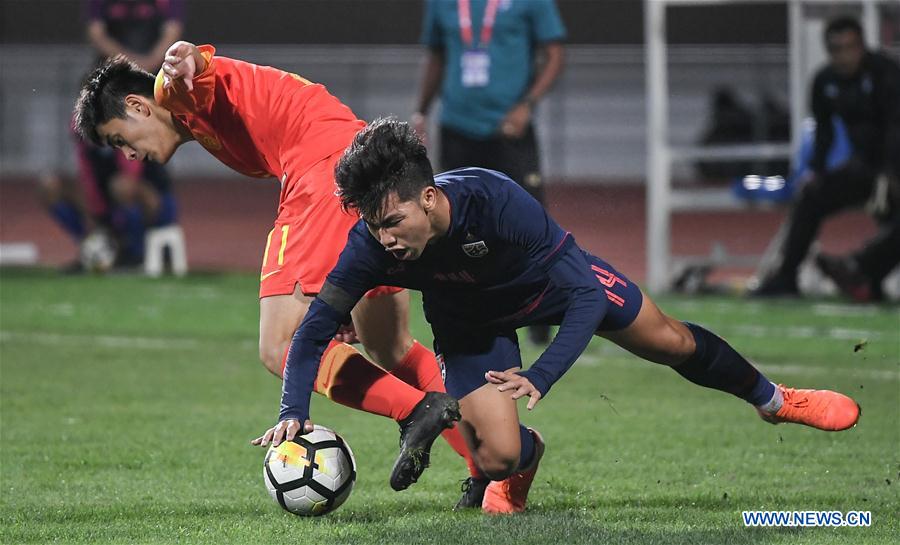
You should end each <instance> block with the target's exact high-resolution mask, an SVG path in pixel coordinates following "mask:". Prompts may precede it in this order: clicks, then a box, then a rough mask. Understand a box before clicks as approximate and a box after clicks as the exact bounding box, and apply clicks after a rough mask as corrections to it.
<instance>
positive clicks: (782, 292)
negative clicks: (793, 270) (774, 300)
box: [747, 274, 800, 297]
mask: <svg viewBox="0 0 900 545" xmlns="http://www.w3.org/2000/svg"><path fill="white" fill-rule="evenodd" d="M748 286H749V289H748V290H747V295H748V296H749V297H799V296H800V290H799V289H797V279H796V278H787V277H786V276H784V275H780V274H774V275H771V276H767V277H765V278H763V279H761V280H760V279H756V278H754V279H752V280H751V281H750V282H749V284H748Z"/></svg>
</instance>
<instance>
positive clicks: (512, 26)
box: [412, 0, 566, 344]
mask: <svg viewBox="0 0 900 545" xmlns="http://www.w3.org/2000/svg"><path fill="white" fill-rule="evenodd" d="M565 37H566V29H565V27H564V26H563V23H562V20H561V18H560V16H559V11H558V10H557V7H556V4H555V2H554V0H427V3H426V6H425V17H424V21H423V25H422V42H423V43H424V44H425V45H426V46H427V48H428V52H427V55H426V61H425V68H424V72H423V76H422V81H421V84H420V91H419V99H418V104H417V106H416V112H415V113H414V114H413V116H412V125H413V127H414V128H415V129H416V131H417V132H418V133H419V134H420V135H421V136H422V137H423V138H425V136H426V134H425V133H426V128H427V121H428V120H427V116H428V113H429V110H430V107H431V104H432V101H433V100H434V99H435V97H437V96H438V95H439V94H440V99H441V116H440V121H439V125H440V142H441V146H440V157H439V159H438V162H439V163H440V168H441V169H443V170H451V169H456V168H460V167H468V166H478V167H484V168H489V169H492V170H498V171H501V172H504V173H506V174H507V175H509V177H510V178H512V179H513V180H514V181H515V182H516V183H518V184H519V185H521V186H522V187H524V188H525V189H526V190H527V191H528V193H530V194H531V196H533V197H534V198H535V199H537V201H538V202H540V203H541V204H542V205H543V204H544V188H543V180H542V178H541V172H540V153H539V151H538V143H537V137H536V135H535V130H534V124H533V117H534V112H535V108H536V107H537V104H538V102H539V101H540V99H541V98H542V97H543V96H544V95H545V94H546V93H547V91H548V90H549V89H550V87H551V86H552V85H553V83H554V82H555V81H556V79H557V77H558V76H559V74H560V72H561V71H562V68H563V45H562V41H563V40H564V39H565ZM529 337H530V338H531V340H532V341H533V342H535V343H537V344H546V343H547V342H548V341H549V327H548V326H543V325H536V326H532V327H531V328H530V329H529Z"/></svg>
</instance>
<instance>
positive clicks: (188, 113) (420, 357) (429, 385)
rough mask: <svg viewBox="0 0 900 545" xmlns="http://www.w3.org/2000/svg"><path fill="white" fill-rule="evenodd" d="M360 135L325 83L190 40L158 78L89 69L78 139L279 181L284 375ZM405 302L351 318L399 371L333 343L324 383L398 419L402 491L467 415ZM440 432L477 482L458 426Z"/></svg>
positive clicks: (336, 226)
mask: <svg viewBox="0 0 900 545" xmlns="http://www.w3.org/2000/svg"><path fill="white" fill-rule="evenodd" d="M364 126H365V123H364V122H363V121H360V120H359V119H357V118H356V116H355V115H354V114H353V112H352V111H351V110H350V109H349V108H348V107H347V106H345V105H344V104H342V103H341V102H340V101H339V100H337V99H336V98H335V97H334V96H332V95H331V94H329V93H328V91H327V90H326V89H325V87H323V86H322V85H318V84H314V83H311V82H310V81H308V80H306V79H304V78H302V77H300V76H298V75H296V74H291V73H288V72H284V71H282V70H278V69H276V68H272V67H268V66H259V65H255V64H250V63H247V62H243V61H239V60H235V59H230V58H227V57H221V56H217V55H215V48H213V47H212V46H209V45H204V46H200V47H197V46H194V45H193V44H190V43H187V42H176V43H175V44H173V45H172V46H171V47H170V48H169V50H168V51H167V52H166V57H165V62H164V64H163V67H162V69H161V70H160V72H159V74H158V75H157V76H156V78H155V79H154V77H153V76H152V75H151V74H149V73H147V72H144V71H142V70H140V69H139V68H137V67H136V66H135V65H133V64H132V63H130V62H128V61H126V60H124V59H121V58H117V59H113V60H111V61H109V62H108V63H106V64H105V65H103V66H101V67H100V68H98V69H97V70H96V71H95V72H94V73H93V74H91V76H90V77H89V78H88V80H87V83H85V85H84V87H83V88H82V91H81V95H80V97H79V99H78V103H77V105H76V127H77V129H78V131H79V132H80V133H81V134H82V136H84V137H87V138H90V139H92V140H94V141H95V142H98V143H105V144H108V145H110V146H113V147H116V148H118V149H120V150H121V151H122V153H124V154H125V156H126V157H128V158H129V159H132V160H152V161H156V162H160V163H165V162H167V161H168V160H169V158H171V156H172V155H173V154H174V152H175V150H176V149H177V148H178V146H180V145H181V144H183V143H185V142H188V141H190V140H196V141H198V142H199V143H200V144H201V145H202V146H203V147H204V148H206V150H207V151H209V152H210V153H211V154H213V155H214V156H215V157H216V158H218V159H219V160H220V161H222V162H223V163H225V164H226V165H228V166H229V167H231V168H232V169H234V170H236V171H238V172H241V173H243V174H246V175H249V176H254V177H261V178H273V177H274V178H276V179H278V180H280V181H281V196H280V198H279V203H278V216H277V219H276V220H275V224H274V226H273V228H272V231H270V233H269V236H268V238H267V241H266V246H265V251H264V255H263V265H262V271H261V273H260V291H259V296H260V358H261V360H262V361H263V363H264V364H265V365H266V367H267V368H268V369H269V370H270V371H271V372H272V373H274V374H276V375H278V376H282V373H283V369H284V361H285V358H286V354H287V349H288V347H289V346H290V343H291V339H292V337H293V335H294V332H295V331H296V329H297V327H298V326H299V324H300V322H301V320H302V319H303V317H304V315H305V314H306V311H307V309H308V307H309V304H310V302H311V301H312V300H313V298H314V297H315V295H316V293H317V292H318V291H319V289H320V288H321V286H322V283H323V282H324V280H325V276H326V275H327V274H328V272H329V271H330V270H331V268H332V267H333V266H334V265H335V263H336V262H337V258H338V255H339V254H340V251H341V249H342V248H343V246H344V243H345V242H346V240H347V233H348V232H349V230H350V228H351V227H352V226H353V225H354V224H355V223H356V221H357V219H358V217H357V216H355V215H351V214H347V213H345V212H343V211H342V210H341V206H340V202H339V199H338V198H337V196H336V195H335V183H334V166H335V164H336V163H337V161H338V159H339V158H340V156H341V153H342V152H343V151H344V149H345V148H346V147H347V146H348V145H349V144H350V142H351V141H352V139H353V136H354V135H355V134H356V133H357V132H359V130H360V129H362V128H363V127H364ZM408 307H409V299H408V294H407V293H406V292H405V291H398V290H397V289H379V290H373V292H372V293H370V294H369V297H367V298H365V299H364V300H363V301H361V303H360V304H359V305H357V306H356V308H355V309H354V311H353V315H352V317H353V322H354V324H355V328H356V334H357V335H358V336H359V339H360V341H362V343H363V345H365V347H366V350H367V351H368V352H369V354H370V355H372V357H373V358H374V359H375V360H376V361H377V363H378V364H380V365H381V367H383V368H385V369H389V370H391V372H390V373H388V372H386V371H384V369H382V368H379V367H377V366H375V365H373V364H372V363H371V362H369V361H368V360H366V359H365V358H364V357H363V356H362V355H361V354H360V353H359V352H358V351H356V350H355V349H354V348H352V347H350V346H349V345H347V344H343V343H339V342H337V341H334V342H332V344H331V345H330V346H329V349H328V351H327V352H326V353H325V355H324V356H323V358H322V365H321V369H322V370H323V372H322V373H320V375H319V377H318V378H317V380H316V390H317V391H318V392H320V393H322V394H325V395H327V396H328V397H329V398H331V399H333V400H335V401H338V402H339V403H342V404H344V405H347V406H350V407H353V408H357V409H361V410H364V411H368V412H371V413H375V414H380V415H383V416H389V417H391V418H393V419H395V420H397V421H398V422H399V423H400V426H401V451H400V456H399V458H398V459H397V462H396V463H395V465H394V469H393V471H392V475H391V486H392V487H393V488H394V489H396V490H402V489H404V488H406V487H407V486H409V485H410V484H411V483H413V482H415V481H416V479H417V478H418V477H419V475H420V474H421V472H422V471H423V470H424V467H425V466H427V462H428V456H429V449H430V446H431V444H432V442H433V441H434V439H435V438H436V437H437V435H438V434H440V433H441V432H442V430H444V429H446V428H450V427H451V426H453V423H454V421H455V420H457V419H458V418H459V410H458V405H457V403H456V400H455V399H453V398H452V397H450V396H448V395H447V394H446V393H443V392H444V391H445V390H444V386H443V383H442V381H441V376H440V371H439V368H438V365H437V362H436V360H435V357H434V354H433V353H432V352H431V351H430V350H428V349H426V348H425V347H423V346H422V345H420V344H419V343H417V342H416V341H415V340H414V339H413V338H412V337H411V335H410V333H409V330H408V323H407V320H408V317H407V313H408ZM340 338H342V339H343V338H345V337H340ZM426 392H428V393H426ZM444 437H445V438H446V439H447V441H448V442H449V443H450V444H451V446H452V447H453V448H454V450H456V451H457V452H458V453H459V454H460V455H462V456H463V457H465V458H466V460H467V462H469V467H470V471H472V472H473V474H474V473H476V472H477V470H475V469H474V467H475V466H474V464H472V463H471V458H470V456H469V453H468V450H467V449H466V446H465V443H464V441H463V440H462V437H461V436H460V435H459V433H458V431H457V430H456V429H449V430H447V431H445V432H444ZM477 492H478V491H476V493H475V494H474V495H473V493H467V494H466V495H464V497H463V499H462V500H461V505H462V506H472V507H480V503H481V495H480V494H479V493H477Z"/></svg>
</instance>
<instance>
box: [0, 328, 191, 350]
mask: <svg viewBox="0 0 900 545" xmlns="http://www.w3.org/2000/svg"><path fill="white" fill-rule="evenodd" d="M8 341H19V342H29V343H33V344H39V345H50V346H61V345H77V346H85V345H89V346H99V347H102V348H136V349H140V350H186V349H191V348H197V347H198V346H201V344H202V343H201V342H200V341H199V340H197V339H184V338H180V339H166V338H160V337H137V336H130V335H82V334H68V333H45V332H37V331H29V332H24V331H0V342H8Z"/></svg>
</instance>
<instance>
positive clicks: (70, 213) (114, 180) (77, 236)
mask: <svg viewBox="0 0 900 545" xmlns="http://www.w3.org/2000/svg"><path fill="white" fill-rule="evenodd" d="M75 147H76V151H77V154H78V174H77V179H78V184H73V183H70V181H68V180H65V179H64V178H63V177H62V176H60V175H59V174H56V173H46V174H44V175H42V177H41V180H40V182H41V183H40V189H41V190H40V194H41V200H42V202H43V204H44V206H45V207H46V208H47V210H48V212H49V213H50V215H51V216H52V217H53V219H54V220H55V221H56V223H57V224H58V225H59V226H60V227H62V228H63V230H64V231H66V233H68V234H69V235H70V236H71V237H72V238H73V239H74V240H75V243H76V244H78V245H81V244H82V242H83V241H84V240H86V239H87V238H88V237H89V236H93V237H94V239H95V240H99V241H102V243H103V244H107V245H109V250H108V251H109V252H110V261H109V262H107V263H103V262H95V258H92V257H91V256H90V255H85V254H82V256H81V259H78V260H76V261H74V262H73V263H71V264H70V265H67V266H66V267H65V269H64V270H65V272H68V273H78V272H82V271H84V270H85V268H96V269H100V270H102V269H106V268H108V267H110V266H114V267H126V268H127V267H136V266H138V265H140V264H141V263H143V261H144V234H145V232H146V230H147V228H150V227H160V226H163V225H169V224H172V223H174V222H175V220H176V218H177V209H176V203H175V198H174V196H173V194H172V192H171V181H170V179H169V176H168V174H167V173H166V171H165V169H164V168H163V166H162V165H157V164H153V163H144V162H141V163H137V162H130V161H127V160H125V159H124V158H123V157H122V156H121V154H117V153H115V150H111V149H109V148H102V147H99V146H95V145H93V144H90V143H87V142H84V141H82V140H81V139H78V138H76V142H75ZM101 259H102V258H101Z"/></svg>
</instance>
